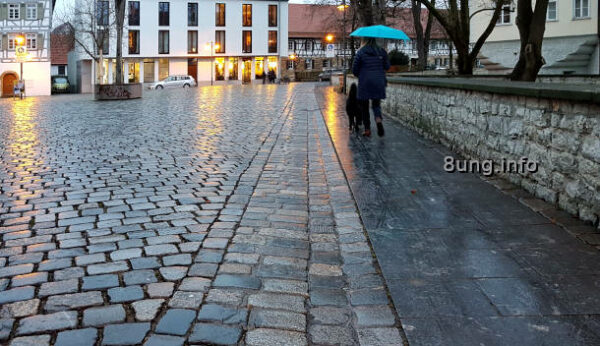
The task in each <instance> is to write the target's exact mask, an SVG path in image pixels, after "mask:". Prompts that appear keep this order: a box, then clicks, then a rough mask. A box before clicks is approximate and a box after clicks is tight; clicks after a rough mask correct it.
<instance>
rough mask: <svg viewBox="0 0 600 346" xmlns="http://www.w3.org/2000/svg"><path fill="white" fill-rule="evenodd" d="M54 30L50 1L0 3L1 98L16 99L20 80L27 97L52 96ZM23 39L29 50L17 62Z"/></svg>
mask: <svg viewBox="0 0 600 346" xmlns="http://www.w3.org/2000/svg"><path fill="white" fill-rule="evenodd" d="M51 27H52V3H51V1H50V0H20V1H0V37H1V40H0V85H1V86H2V90H1V95H2V97H10V96H13V86H14V83H15V82H16V81H18V80H20V79H23V80H24V81H25V90H26V91H25V92H26V94H27V95H29V96H36V95H50V31H51ZM20 38H22V39H23V40H24V42H23V44H24V46H25V48H26V50H27V51H26V54H25V55H24V56H22V58H21V60H19V59H17V47H18V45H19V43H18V40H19V39H20ZM21 61H22V63H21Z"/></svg>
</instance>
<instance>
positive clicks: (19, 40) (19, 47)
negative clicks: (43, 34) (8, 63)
mask: <svg viewBox="0 0 600 346" xmlns="http://www.w3.org/2000/svg"><path fill="white" fill-rule="evenodd" d="M15 43H16V47H15V51H16V55H17V59H18V61H19V63H20V69H21V73H20V75H19V78H20V79H21V81H22V82H23V83H25V79H24V78H23V60H24V59H25V58H26V57H27V48H26V46H25V36H23V35H17V37H15Z"/></svg>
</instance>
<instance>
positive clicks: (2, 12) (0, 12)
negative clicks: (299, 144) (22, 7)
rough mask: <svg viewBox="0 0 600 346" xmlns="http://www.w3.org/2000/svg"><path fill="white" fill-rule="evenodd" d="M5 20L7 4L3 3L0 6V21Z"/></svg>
mask: <svg viewBox="0 0 600 346" xmlns="http://www.w3.org/2000/svg"><path fill="white" fill-rule="evenodd" d="M6 19H8V4H6V3H4V4H2V5H0V20H6ZM3 47H4V46H3Z"/></svg>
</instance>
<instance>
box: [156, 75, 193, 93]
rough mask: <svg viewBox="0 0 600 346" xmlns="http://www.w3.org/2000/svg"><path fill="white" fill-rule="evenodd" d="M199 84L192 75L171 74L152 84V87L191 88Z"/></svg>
mask: <svg viewBox="0 0 600 346" xmlns="http://www.w3.org/2000/svg"><path fill="white" fill-rule="evenodd" d="M197 85H198V84H197V83H196V80H195V79H194V77H192V76H183V75H181V76H169V77H167V78H165V79H163V80H161V81H159V82H156V83H154V84H152V85H151V86H150V89H156V90H160V89H164V88H184V89H186V88H190V87H195V86H197Z"/></svg>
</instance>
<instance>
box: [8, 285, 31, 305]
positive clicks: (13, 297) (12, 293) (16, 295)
mask: <svg viewBox="0 0 600 346" xmlns="http://www.w3.org/2000/svg"><path fill="white" fill-rule="evenodd" d="M34 291H35V288H34V287H33V286H22V287H17V288H13V289H10V290H6V291H1V292H0V304H6V303H12V302H18V301H21V300H28V299H31V298H33V294H34Z"/></svg>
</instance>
